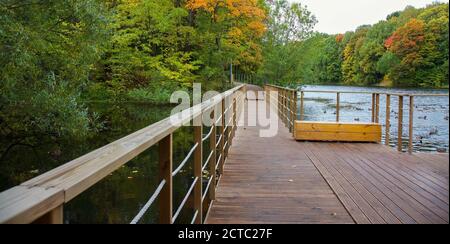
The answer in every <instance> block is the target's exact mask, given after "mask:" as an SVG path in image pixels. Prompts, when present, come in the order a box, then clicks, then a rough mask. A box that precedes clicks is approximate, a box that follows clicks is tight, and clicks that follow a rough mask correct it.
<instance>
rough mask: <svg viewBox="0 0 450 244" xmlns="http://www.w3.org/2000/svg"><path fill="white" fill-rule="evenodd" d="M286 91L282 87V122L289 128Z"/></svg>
mask: <svg viewBox="0 0 450 244" xmlns="http://www.w3.org/2000/svg"><path fill="white" fill-rule="evenodd" d="M288 102H289V100H288V91H287V90H286V89H284V110H283V111H284V123H285V125H286V127H288V128H289V125H288V123H289V118H288Z"/></svg>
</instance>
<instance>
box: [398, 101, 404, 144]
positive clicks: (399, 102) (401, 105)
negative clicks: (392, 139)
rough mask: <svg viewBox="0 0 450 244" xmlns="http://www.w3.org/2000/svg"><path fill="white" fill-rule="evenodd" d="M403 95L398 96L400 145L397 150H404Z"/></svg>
mask: <svg viewBox="0 0 450 244" xmlns="http://www.w3.org/2000/svg"><path fill="white" fill-rule="evenodd" d="M402 136H403V96H399V97H398V141H397V143H398V145H397V150H398V151H399V152H402V151H403V145H402V143H403V138H402Z"/></svg>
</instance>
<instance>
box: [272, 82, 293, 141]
mask: <svg viewBox="0 0 450 244" xmlns="http://www.w3.org/2000/svg"><path fill="white" fill-rule="evenodd" d="M264 91H265V93H266V101H269V102H270V103H271V104H272V106H274V107H276V108H277V111H278V116H279V117H280V119H281V121H283V123H284V124H285V126H286V127H287V128H289V131H290V132H292V133H293V134H294V137H295V129H294V126H295V121H296V120H297V118H298V117H297V116H298V115H297V114H298V113H297V111H298V109H297V108H298V107H297V101H298V94H297V90H295V89H290V88H286V87H281V86H275V85H265V86H264ZM274 101H276V102H274Z"/></svg>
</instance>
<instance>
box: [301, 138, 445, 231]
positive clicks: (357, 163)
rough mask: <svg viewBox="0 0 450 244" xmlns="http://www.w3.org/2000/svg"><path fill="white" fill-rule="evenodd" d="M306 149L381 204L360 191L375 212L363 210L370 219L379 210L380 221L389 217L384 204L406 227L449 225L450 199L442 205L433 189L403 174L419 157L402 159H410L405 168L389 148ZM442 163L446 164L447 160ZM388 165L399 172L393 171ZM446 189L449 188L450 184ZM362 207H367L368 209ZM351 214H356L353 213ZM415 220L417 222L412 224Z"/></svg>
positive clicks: (310, 145) (344, 146) (330, 146)
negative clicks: (413, 225) (359, 185)
mask: <svg viewBox="0 0 450 244" xmlns="http://www.w3.org/2000/svg"><path fill="white" fill-rule="evenodd" d="M303 146H305V147H308V148H309V149H310V152H309V153H310V154H314V156H316V157H317V158H318V160H316V161H315V163H316V164H323V165H327V166H328V167H330V168H331V167H333V168H332V169H333V170H331V172H332V174H333V176H335V177H337V178H339V177H340V176H339V175H340V174H345V175H346V176H347V178H345V179H342V178H341V180H343V181H348V182H355V181H357V182H359V183H361V184H363V185H364V187H365V188H366V190H367V191H369V192H370V193H371V194H372V196H374V197H376V198H377V200H378V202H374V201H373V199H372V197H371V196H370V195H369V197H367V195H366V196H365V197H364V196H361V195H362V193H363V192H364V189H361V188H358V189H359V192H358V194H359V195H360V196H361V197H363V198H364V200H365V201H366V203H368V204H369V205H371V206H372V209H367V208H364V209H363V212H364V213H365V214H366V215H372V214H373V211H372V210H373V209H376V212H377V214H378V215H380V217H383V216H385V215H386V213H385V212H384V211H382V208H380V207H379V206H378V205H376V204H378V203H382V204H383V205H384V206H385V207H386V208H387V209H388V210H389V212H391V214H393V215H395V216H396V217H397V218H398V219H399V220H400V221H401V222H402V223H448V198H447V201H441V199H439V198H437V197H435V196H433V195H432V194H431V193H430V192H429V190H427V189H429V188H431V187H432V186H429V185H427V187H425V185H424V183H423V182H422V183H417V179H416V178H415V177H414V176H415V175H414V174H409V175H408V174H405V173H404V172H403V170H405V169H406V168H411V167H413V165H414V164H413V162H412V160H417V158H416V157H414V156H412V155H408V154H402V155H401V157H406V158H408V159H404V160H405V161H406V160H407V161H408V162H409V163H410V164H411V165H409V166H408V167H405V166H403V165H402V164H403V161H399V160H398V158H397V157H398V155H397V154H398V153H397V152H395V151H394V150H392V149H390V148H387V147H386V148H382V147H384V146H381V145H377V144H353V143H349V144H342V143H322V144H321V145H320V146H321V147H322V148H326V149H327V150H318V149H317V148H315V146H316V147H317V144H313V143H305V144H304V145H303ZM364 148H366V150H364ZM380 148H381V149H380ZM373 150H375V151H379V150H380V153H369V152H370V151H373ZM330 155H332V156H333V159H332V160H329V158H327V157H330ZM442 163H445V160H443V161H442ZM388 164H390V165H391V166H393V167H394V166H395V167H396V168H395V169H393V168H390V167H388ZM447 164H448V159H447ZM423 173H425V172H423ZM342 184H345V182H344V183H342ZM444 185H445V183H444ZM446 185H447V186H448V182H447V183H446ZM345 190H346V192H347V194H348V195H349V196H351V197H353V198H355V197H357V195H355V192H354V191H352V190H351V188H345ZM447 194H448V192H447ZM344 205H345V203H344ZM360 207H367V205H362V206H360ZM366 210H368V212H366ZM350 213H351V214H352V212H351V211H350ZM372 217H374V216H372ZM383 218H384V219H385V221H386V223H395V221H394V222H392V221H390V220H389V219H387V218H386V217H383ZM411 219H413V220H414V222H411ZM391 220H392V219H391ZM372 223H374V222H372ZM375 223H376V222H375Z"/></svg>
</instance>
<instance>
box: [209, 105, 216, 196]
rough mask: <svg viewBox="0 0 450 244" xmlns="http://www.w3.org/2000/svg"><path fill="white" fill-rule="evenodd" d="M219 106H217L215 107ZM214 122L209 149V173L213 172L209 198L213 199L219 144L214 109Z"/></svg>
mask: <svg viewBox="0 0 450 244" xmlns="http://www.w3.org/2000/svg"><path fill="white" fill-rule="evenodd" d="M215 108H217V106H216V107H215ZM212 117H213V120H214V121H213V123H212V132H211V137H210V140H209V149H210V150H211V152H212V156H211V160H210V162H209V173H210V174H211V176H210V177H211V186H210V187H209V198H210V199H211V200H216V160H217V153H216V144H217V125H216V112H215V110H213V112H212Z"/></svg>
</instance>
